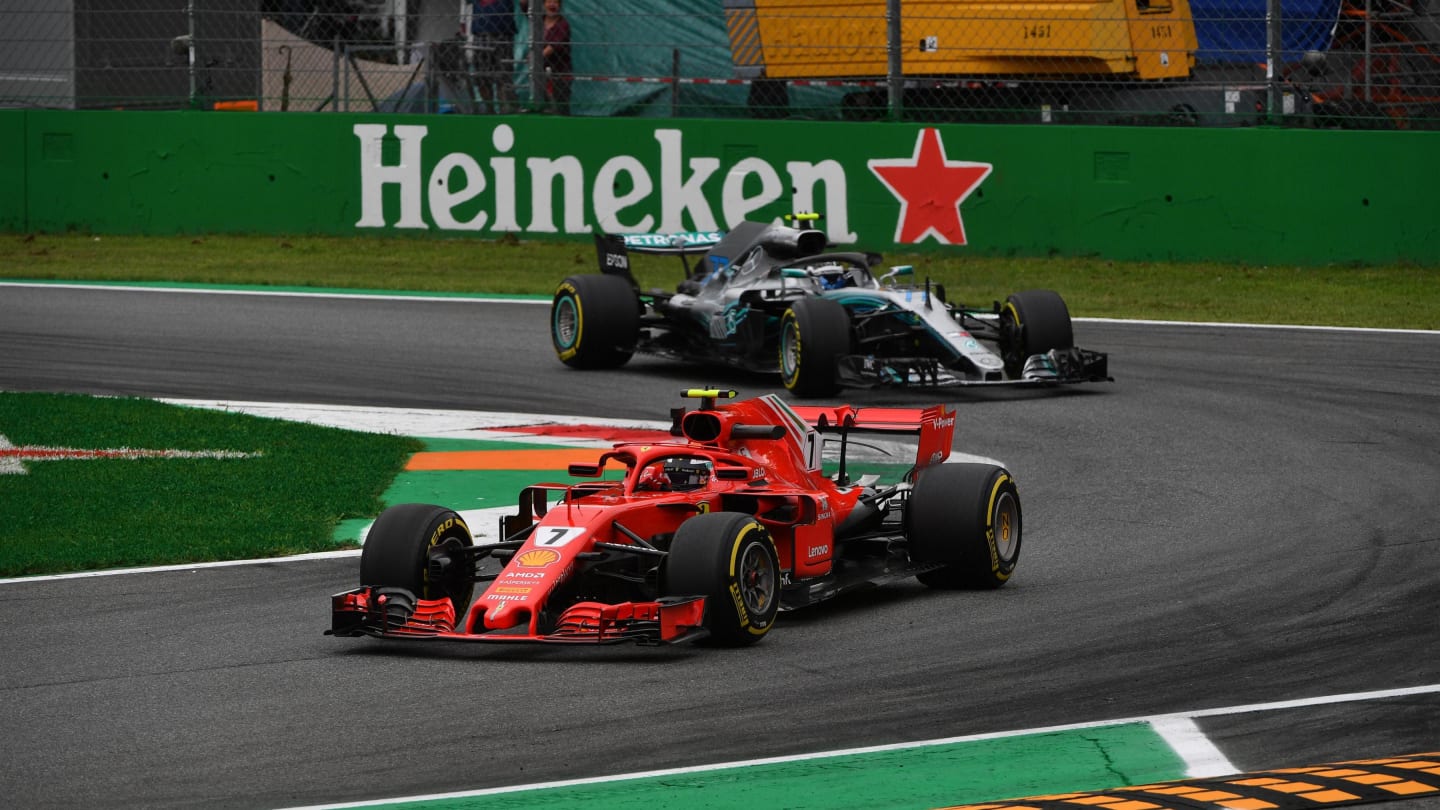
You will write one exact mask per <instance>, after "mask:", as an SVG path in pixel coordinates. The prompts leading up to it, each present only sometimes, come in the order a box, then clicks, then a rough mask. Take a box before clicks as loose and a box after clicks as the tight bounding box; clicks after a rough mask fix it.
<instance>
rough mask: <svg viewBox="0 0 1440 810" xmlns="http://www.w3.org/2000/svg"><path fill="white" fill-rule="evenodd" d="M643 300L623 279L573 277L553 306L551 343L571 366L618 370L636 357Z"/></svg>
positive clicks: (557, 290)
mask: <svg viewBox="0 0 1440 810" xmlns="http://www.w3.org/2000/svg"><path fill="white" fill-rule="evenodd" d="M639 336H640V302H639V301H638V300H637V299H636V298H635V288H634V287H631V286H630V282H629V281H627V280H625V279H623V278H621V277H620V276H606V275H584V276H571V277H569V278H567V279H565V280H564V281H562V282H560V286H559V287H558V288H557V289H556V290H555V298H554V300H553V301H551V303H550V342H551V344H552V345H554V347H555V355H556V356H557V357H559V358H560V361H561V362H563V363H564V364H565V365H567V366H570V367H572V368H619V367H620V366H623V365H625V363H627V362H629V360H630V358H631V356H633V355H634V354H635V341H636V340H637V339H638V338H639Z"/></svg>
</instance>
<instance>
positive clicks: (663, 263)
mask: <svg viewBox="0 0 1440 810" xmlns="http://www.w3.org/2000/svg"><path fill="white" fill-rule="evenodd" d="M964 250H965V249H964V248H956V249H955V250H954V251H952V252H948V253H944V254H934V255H929V254H927V255H906V254H893V255H890V256H887V257H886V260H887V263H888V264H912V265H914V266H915V268H916V273H917V277H919V278H923V277H925V276H929V277H930V278H931V279H932V280H934V281H935V282H936V283H940V284H944V285H945V288H946V292H947V295H948V297H949V299H950V300H951V301H959V302H963V303H965V304H968V305H978V306H981V307H988V306H989V305H990V303H991V302H992V301H995V300H997V299H1004V297H1005V296H1006V295H1008V294H1009V293H1011V292H1014V291H1016V290H1022V289H1030V288H1037V287H1038V288H1046V289H1053V290H1056V291H1058V292H1059V293H1060V294H1061V295H1062V296H1064V298H1065V300H1066V302H1067V303H1068V304H1069V306H1070V310H1071V314H1072V315H1075V316H1076V317H1109V318H1151V319H1161V320H1177V321H1222V322H1247V323H1286V324H1302V323H1303V324H1323V325H1331V326H1369V327H1383V328H1394V329H1440V267H1430V266H1426V267H1420V266H1383V267H1352V266H1331V267H1278V266H1277V267H1257V266H1245V265H1233V264H1218V263H1164V264H1161V263H1152V262H1118V261H1109V260H1105V259H1069V258H983V257H972V256H967V255H966V254H965V252H964ZM634 258H635V268H636V276H637V277H638V278H639V280H640V282H641V284H642V286H644V287H647V288H651V287H658V288H662V289H673V288H674V285H675V283H676V282H677V281H679V280H680V276H681V269H680V264H679V262H678V261H677V260H675V259H673V258H664V257H655V256H637V257H634ZM595 267H596V260H595V249H594V246H593V244H591V243H590V242H589V241H574V242H520V241H516V240H505V239H502V240H494V241H486V240H479V239H435V238H406V237H393V238H374V237H318V236H292V237H277V236H253V237H252V236H202V237H192V236H148V237H140V236H91V235H85V234H54V235H52V234H8V235H4V236H0V279H5V278H9V279H62V280H97V281H174V282H194V283H205V284H256V285H274V286H307V287H323V288H355V289H372V290H411V291H420V292H470V293H499V294H532V295H549V294H550V293H552V292H553V291H554V289H555V285H556V283H558V282H559V281H560V280H561V279H562V278H564V277H565V276H567V275H570V274H573V273H589V272H595Z"/></svg>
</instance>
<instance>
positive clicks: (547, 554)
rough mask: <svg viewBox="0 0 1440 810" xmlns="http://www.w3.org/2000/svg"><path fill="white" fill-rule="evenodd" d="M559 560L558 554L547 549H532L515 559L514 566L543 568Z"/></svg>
mask: <svg viewBox="0 0 1440 810" xmlns="http://www.w3.org/2000/svg"><path fill="white" fill-rule="evenodd" d="M558 559H560V552H558V551H555V550H553V549H548V548H532V549H530V550H529V551H527V552H525V553H524V554H521V555H519V556H518V557H516V558H515V564H516V565H519V566H522V567H524V568H544V567H545V566H547V565H549V564H550V563H553V562H555V561H556V560H558Z"/></svg>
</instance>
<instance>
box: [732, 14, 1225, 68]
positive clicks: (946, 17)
mask: <svg viewBox="0 0 1440 810" xmlns="http://www.w3.org/2000/svg"><path fill="white" fill-rule="evenodd" d="M900 5H901V13H900V18H901V26H900V28H901V32H900V48H901V60H900V64H901V74H902V75H903V76H904V77H907V78H918V77H976V78H979V77H1001V76H1004V77H1021V78H1026V77H1029V78H1038V77H1041V76H1047V77H1065V78H1079V77H1091V76H1093V77H1097V78H1099V77H1107V78H1108V77H1113V78H1126V79H1138V80H1157V79H1179V78H1185V77H1188V76H1189V75H1190V72H1191V70H1192V69H1193V68H1194V67H1195V51H1196V49H1197V47H1198V44H1197V42H1196V39H1195V26H1194V23H1193V22H1192V20H1191V14H1190V3H1189V0H1025V2H1009V1H1007V0H949V2H934V0H904V2H902V3H901V4H900ZM886 7H887V2H886V0H726V2H725V13H726V21H727V26H728V28H729V34H730V50H731V55H732V58H733V59H734V62H735V66H736V68H737V69H738V70H739V72H740V73H741V75H744V76H751V77H759V76H763V77H766V78H769V79H847V78H848V79H854V78H861V77H864V78H875V77H884V76H886V75H888V64H889V62H888V53H889V51H888V48H887V30H888V29H887V25H886Z"/></svg>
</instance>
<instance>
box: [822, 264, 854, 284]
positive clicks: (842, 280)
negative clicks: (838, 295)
mask: <svg viewBox="0 0 1440 810" xmlns="http://www.w3.org/2000/svg"><path fill="white" fill-rule="evenodd" d="M815 278H816V280H818V281H819V282H820V289H822V290H838V289H840V288H841V287H844V286H845V285H846V283H847V282H848V281H849V278H848V277H847V276H846V275H845V270H844V268H842V267H840V266H839V265H828V266H826V267H821V268H819V269H818V270H816V271H815Z"/></svg>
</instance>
